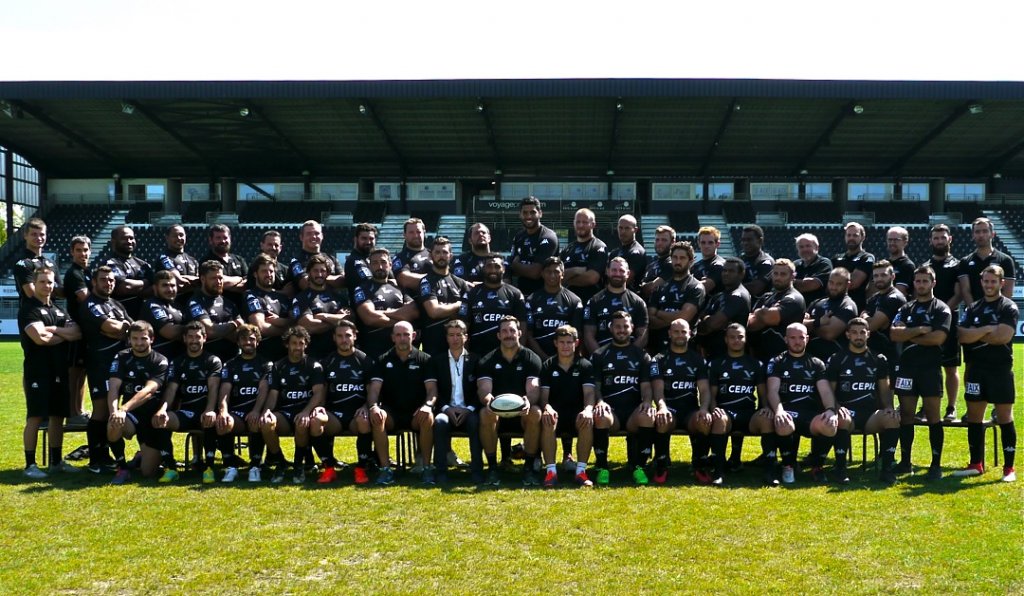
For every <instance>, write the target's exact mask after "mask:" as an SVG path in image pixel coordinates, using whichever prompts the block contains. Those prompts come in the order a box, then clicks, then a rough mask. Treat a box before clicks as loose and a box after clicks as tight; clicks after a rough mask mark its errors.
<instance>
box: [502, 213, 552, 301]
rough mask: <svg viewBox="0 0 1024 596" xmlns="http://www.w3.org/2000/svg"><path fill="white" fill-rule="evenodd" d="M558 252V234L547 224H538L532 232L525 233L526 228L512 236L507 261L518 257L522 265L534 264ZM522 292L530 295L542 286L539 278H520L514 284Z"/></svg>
mask: <svg viewBox="0 0 1024 596" xmlns="http://www.w3.org/2000/svg"><path fill="white" fill-rule="evenodd" d="M557 254H558V235H557V234H555V232H554V231H553V230H551V229H550V228H548V227H547V226H545V225H543V224H540V225H538V229H537V231H536V232H534V233H533V234H528V233H526V230H525V229H523V230H519V232H518V233H517V234H516V235H515V237H513V238H512V251H511V254H510V255H509V257H508V258H509V261H511V260H513V259H515V258H516V257H519V262H520V263H522V264H523V265H534V264H538V263H543V262H544V259H547V258H548V257H552V256H555V255H557ZM516 285H517V286H518V287H519V289H520V290H522V291H523V293H524V294H526V295H530V294H532V293H534V292H536V291H537V290H539V289H540V288H542V287H543V286H544V281H543V280H541V279H529V278H525V277H524V278H522V279H520V280H518V283H517V284H516Z"/></svg>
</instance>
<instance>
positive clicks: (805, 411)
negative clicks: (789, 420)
mask: <svg viewBox="0 0 1024 596" xmlns="http://www.w3.org/2000/svg"><path fill="white" fill-rule="evenodd" d="M783 408H784V409H785V410H786V413H787V414H789V415H790V416H792V417H793V424H794V425H795V426H796V432H797V434H799V435H803V436H805V437H809V436H811V420H813V419H814V417H815V416H817V415H819V414H821V410H818V409H816V408H792V407H790V406H783Z"/></svg>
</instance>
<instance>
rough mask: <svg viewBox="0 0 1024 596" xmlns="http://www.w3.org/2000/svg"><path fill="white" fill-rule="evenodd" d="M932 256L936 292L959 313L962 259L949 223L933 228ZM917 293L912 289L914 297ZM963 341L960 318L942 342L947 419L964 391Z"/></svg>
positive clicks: (951, 418)
mask: <svg viewBox="0 0 1024 596" xmlns="http://www.w3.org/2000/svg"><path fill="white" fill-rule="evenodd" d="M930 242H931V249H932V257H931V259H930V260H929V261H928V263H927V265H930V266H931V268H932V270H933V271H935V288H934V289H933V290H932V293H933V294H935V297H936V298H938V299H939V300H941V301H942V302H944V303H945V304H946V306H948V307H949V310H950V312H951V313H953V312H957V309H958V307H959V306H960V303H961V301H962V294H961V288H960V283H959V280H958V277H959V275H960V261H959V260H957V258H956V257H954V256H953V255H951V254H950V250H951V248H952V246H953V233H952V232H951V231H950V229H949V226H947V225H946V224H935V225H934V226H932V229H931V240H930ZM912 295H913V292H911V296H912ZM960 364H961V356H960V340H959V339H958V333H957V318H956V317H953V318H951V319H950V321H949V335H948V336H946V343H944V344H942V372H943V374H944V375H945V390H946V413H945V415H944V416H943V418H942V419H943V420H945V421H947V422H955V421H956V419H957V415H956V399H957V396H958V395H959V394H960ZM917 419H918V420H922V421H923V420H924V419H925V418H924V410H923V409H922V410H920V411H918V413H917Z"/></svg>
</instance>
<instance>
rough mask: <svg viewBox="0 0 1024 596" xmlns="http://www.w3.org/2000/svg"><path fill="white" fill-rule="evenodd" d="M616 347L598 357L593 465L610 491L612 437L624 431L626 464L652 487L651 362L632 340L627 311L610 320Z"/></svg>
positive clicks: (612, 345)
mask: <svg viewBox="0 0 1024 596" xmlns="http://www.w3.org/2000/svg"><path fill="white" fill-rule="evenodd" d="M610 320H611V323H610V324H609V328H610V330H611V334H612V341H611V342H610V343H609V344H607V345H605V346H604V347H602V348H600V349H598V350H597V351H596V352H594V355H593V359H592V362H593V364H594V374H595V375H596V376H597V381H598V387H597V393H596V396H595V397H596V399H597V403H595V404H594V459H595V465H596V466H597V478H596V480H597V484H598V485H607V484H608V482H609V473H608V435H609V433H612V432H616V431H618V430H619V429H620V428H624V429H625V430H626V432H627V433H628V436H627V437H626V458H627V459H628V465H629V467H630V468H631V469H632V471H633V481H634V482H635V483H637V484H641V485H643V484H647V482H648V480H647V473H646V472H644V465H645V464H646V463H647V457H648V456H649V455H650V453H651V445H652V443H653V442H654V416H655V414H654V407H653V405H652V402H651V400H652V395H653V394H652V391H651V357H650V356H648V355H647V352H644V351H643V350H642V349H641V348H638V347H636V345H635V344H634V343H633V342H632V341H631V340H630V336H631V335H632V333H633V318H632V317H631V316H630V315H629V313H627V312H625V311H621V310H620V311H617V312H615V313H613V314H612V315H611V319H610Z"/></svg>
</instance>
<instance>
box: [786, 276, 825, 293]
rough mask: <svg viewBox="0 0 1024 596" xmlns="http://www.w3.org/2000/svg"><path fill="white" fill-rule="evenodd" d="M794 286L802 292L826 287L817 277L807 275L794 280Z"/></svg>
mask: <svg viewBox="0 0 1024 596" xmlns="http://www.w3.org/2000/svg"><path fill="white" fill-rule="evenodd" d="M793 287H794V288H796V291H797V292H800V293H801V294H808V293H810V292H816V291H818V290H820V289H822V288H824V287H825V284H824V283H823V282H822V281H821V279H819V278H817V277H805V278H803V279H795V280H793Z"/></svg>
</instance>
